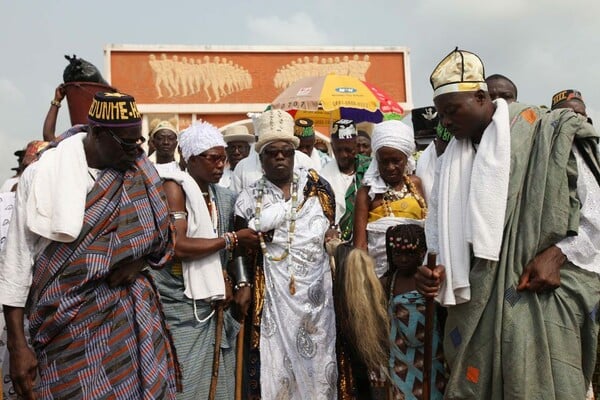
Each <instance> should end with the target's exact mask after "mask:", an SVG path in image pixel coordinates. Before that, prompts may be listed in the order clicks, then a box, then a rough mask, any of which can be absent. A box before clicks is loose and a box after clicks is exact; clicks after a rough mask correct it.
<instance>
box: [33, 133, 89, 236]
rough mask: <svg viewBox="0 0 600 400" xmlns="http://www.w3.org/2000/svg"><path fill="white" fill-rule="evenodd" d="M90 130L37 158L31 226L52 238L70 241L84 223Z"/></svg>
mask: <svg viewBox="0 0 600 400" xmlns="http://www.w3.org/2000/svg"><path fill="white" fill-rule="evenodd" d="M86 135H87V133H85V132H83V133H78V134H76V135H73V136H71V137H69V138H67V139H65V140H63V141H62V142H60V144H59V145H58V146H57V147H56V148H53V149H49V150H47V151H45V152H44V153H43V154H42V157H41V158H40V159H39V160H38V161H36V162H37V164H38V166H37V171H36V174H35V177H34V178H33V182H32V186H31V195H30V196H29V197H28V199H27V206H26V207H27V215H28V217H27V225H28V227H29V229H30V230H31V231H32V232H34V233H36V234H38V235H40V236H42V237H45V238H48V239H50V240H54V241H58V242H65V243H69V242H72V241H74V240H75V239H77V237H78V236H79V233H80V232H81V228H82V227H83V216H84V213H85V202H86V197H87V191H88V165H87V160H86V157H85V151H84V149H83V139H84V138H85V137H86Z"/></svg>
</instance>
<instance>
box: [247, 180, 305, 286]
mask: <svg viewBox="0 0 600 400" xmlns="http://www.w3.org/2000/svg"><path fill="white" fill-rule="evenodd" d="M264 190H265V178H264V177H262V178H261V179H260V181H259V183H258V196H257V198H256V211H255V221H256V222H255V227H256V231H257V232H258V239H259V240H260V249H261V251H262V253H263V255H264V256H265V257H266V258H267V260H269V261H275V262H279V261H283V260H285V259H286V258H287V256H288V255H289V254H290V249H291V247H292V241H293V240H294V234H295V231H296V217H297V210H296V208H297V206H298V175H297V174H294V177H293V178H292V204H291V209H290V213H289V215H288V230H287V234H288V237H287V248H286V249H285V250H284V251H283V253H281V255H279V256H273V255H272V254H269V251H268V250H267V244H266V243H265V238H264V236H263V233H262V232H261V230H260V212H261V210H262V200H263V195H264ZM288 269H289V264H288ZM289 290H290V294H291V295H292V296H293V295H294V294H295V293H296V280H295V278H294V274H293V273H291V274H290V283H289Z"/></svg>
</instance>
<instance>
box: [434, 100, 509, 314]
mask: <svg viewBox="0 0 600 400" xmlns="http://www.w3.org/2000/svg"><path fill="white" fill-rule="evenodd" d="M495 104H496V111H495V112H494V115H493V117H492V121H491V123H490V124H489V125H488V126H487V128H486V129H485V131H484V133H483V136H482V138H481V143H480V144H479V147H478V149H477V150H475V149H474V147H473V143H472V142H471V141H470V140H457V139H452V141H451V142H450V144H449V145H448V148H447V149H446V151H445V153H444V157H442V159H441V163H442V165H441V168H440V170H439V176H438V178H439V179H438V181H437V182H436V184H435V185H434V194H433V195H432V197H434V198H436V201H437V207H435V208H434V209H433V210H432V211H433V215H430V218H428V222H427V223H428V224H432V225H433V226H432V227H431V228H432V229H435V230H436V231H437V233H438V238H439V243H437V244H432V247H434V248H436V247H437V249H438V251H439V255H440V259H439V260H440V263H441V264H443V265H444V266H445V267H446V280H445V281H444V283H443V284H442V287H441V290H440V293H439V294H438V301H440V303H442V304H443V305H455V304H460V303H464V302H467V301H469V300H470V299H471V289H470V283H469V272H470V270H471V251H470V245H472V249H473V254H474V255H475V257H478V258H482V259H487V260H492V261H497V260H498V257H499V254H500V247H501V245H502V234H503V230H504V216H505V213H506V201H507V198H506V197H507V193H508V180H509V172H510V122H509V116H508V106H507V104H506V102H505V101H504V100H503V99H498V100H496V101H495ZM435 191H438V193H435Z"/></svg>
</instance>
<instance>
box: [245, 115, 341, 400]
mask: <svg viewBox="0 0 600 400" xmlns="http://www.w3.org/2000/svg"><path fill="white" fill-rule="evenodd" d="M257 126H258V129H260V130H261V134H260V136H259V139H258V141H257V142H256V145H255V148H256V151H257V152H258V154H259V157H260V161H261V165H262V168H263V170H264V175H263V176H262V177H261V178H260V179H259V180H258V181H257V182H256V183H254V184H253V185H251V186H250V187H248V188H246V189H244V190H243V191H242V192H241V194H240V195H239V197H238V199H237V201H236V204H235V214H236V222H235V224H236V228H238V229H239V228H242V227H246V226H248V227H250V228H253V229H255V230H256V231H257V232H258V233H259V238H260V245H261V251H262V254H261V253H259V257H257V258H258V263H257V265H254V266H249V262H247V263H246V265H248V271H247V272H248V275H249V276H250V277H251V279H252V282H253V284H254V291H253V293H252V306H251V311H250V316H249V319H250V321H248V322H249V324H248V325H247V326H248V327H249V332H248V335H247V339H249V340H248V341H247V347H246V351H247V359H246V361H245V362H246V367H247V374H246V378H247V382H246V385H245V388H246V389H247V392H246V393H245V396H244V398H247V399H256V398H263V399H275V398H286V399H333V398H337V396H336V393H337V388H336V385H337V376H338V375H337V364H336V352H335V337H336V331H335V315H334V308H333V297H332V277H331V272H330V268H329V258H328V256H327V253H326V252H325V248H324V243H325V241H326V240H328V239H329V237H330V235H331V234H332V233H335V230H333V229H330V226H331V225H332V224H333V218H334V214H335V202H334V199H333V194H332V193H331V189H330V187H329V185H328V184H327V182H326V181H324V180H322V179H321V178H320V177H319V176H318V174H317V173H316V172H315V171H314V170H306V169H304V168H297V167H295V166H294V153H295V149H296V147H297V146H298V143H299V140H298V138H297V137H296V136H294V120H293V119H292V117H291V116H290V115H289V114H288V113H286V112H285V111H281V110H270V111H266V112H264V113H263V114H262V115H261V116H260V118H259V120H258V125H257ZM248 289H249V288H247V287H245V288H242V289H241V290H248ZM263 355H264V357H263Z"/></svg>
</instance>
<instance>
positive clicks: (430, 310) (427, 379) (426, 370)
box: [423, 252, 437, 400]
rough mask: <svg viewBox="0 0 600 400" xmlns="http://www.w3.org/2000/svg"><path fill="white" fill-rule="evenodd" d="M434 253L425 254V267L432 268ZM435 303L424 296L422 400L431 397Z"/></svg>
mask: <svg viewBox="0 0 600 400" xmlns="http://www.w3.org/2000/svg"><path fill="white" fill-rule="evenodd" d="M436 257H437V254H436V253H433V252H431V253H429V254H427V268H429V269H430V270H433V269H434V268H435V263H436ZM434 312H435V304H434V303H433V297H426V298H425V343H424V355H423V357H424V360H423V400H429V399H430V398H431V368H432V359H433V329H434V326H433V316H434Z"/></svg>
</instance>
